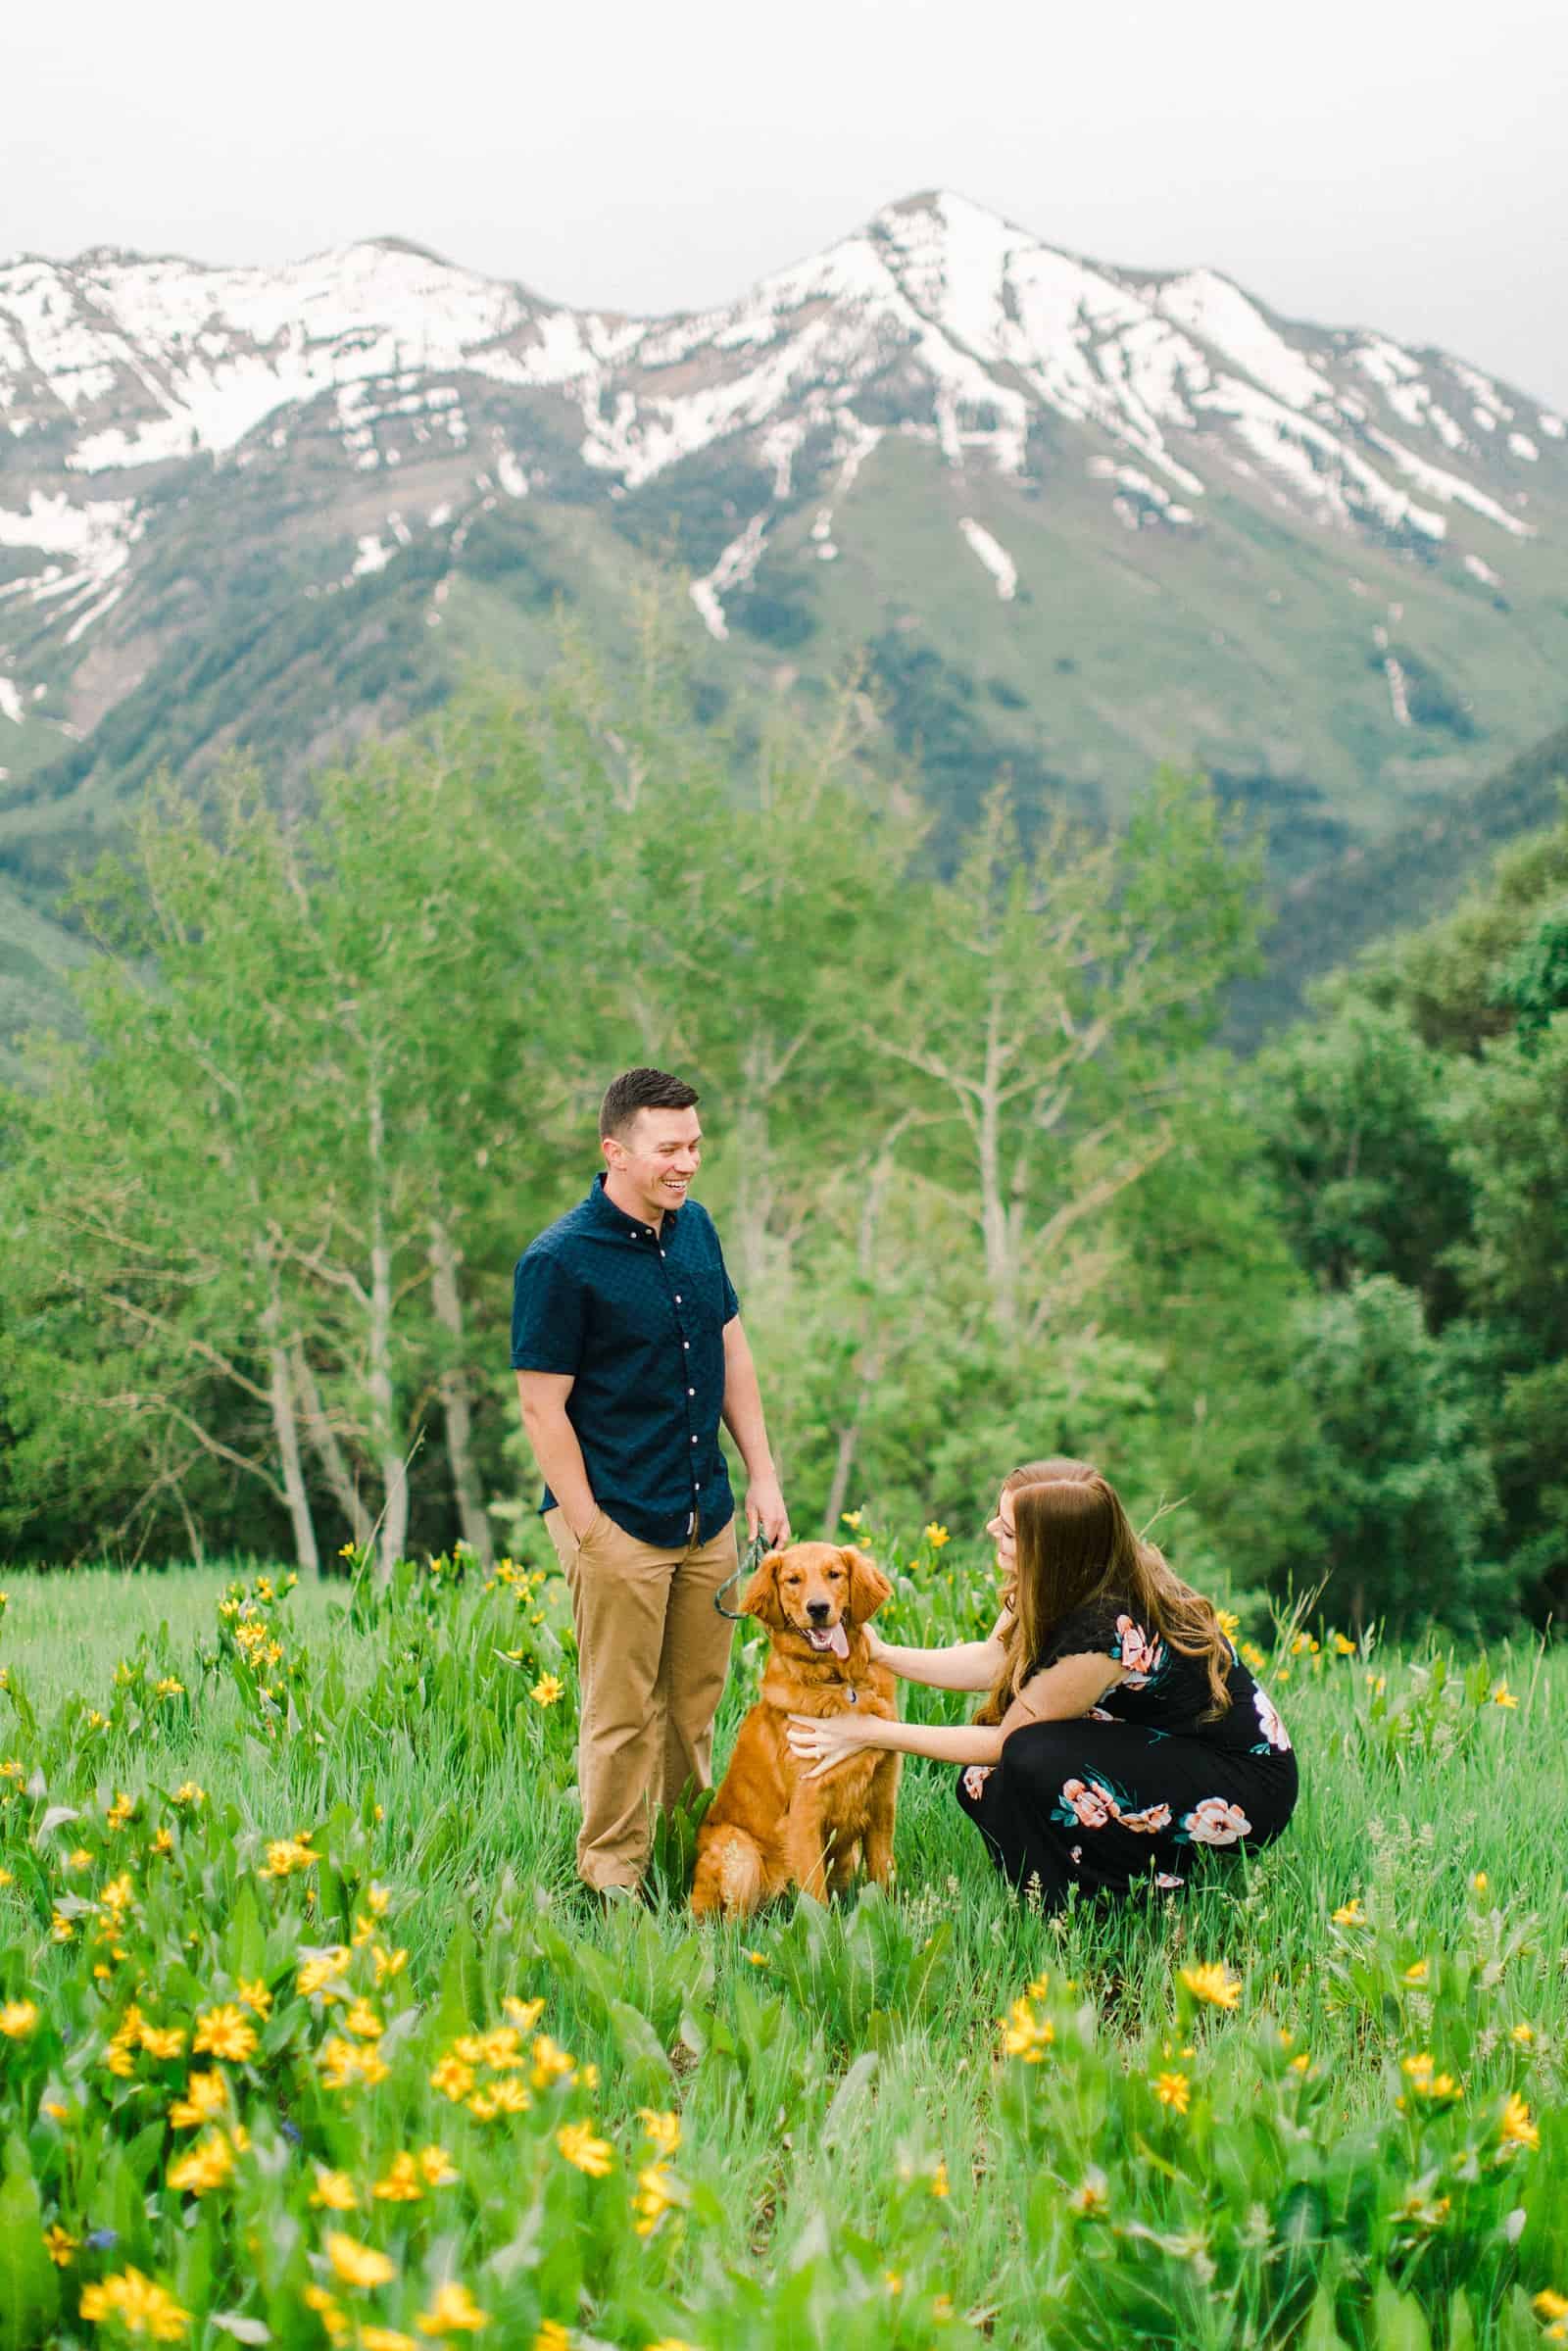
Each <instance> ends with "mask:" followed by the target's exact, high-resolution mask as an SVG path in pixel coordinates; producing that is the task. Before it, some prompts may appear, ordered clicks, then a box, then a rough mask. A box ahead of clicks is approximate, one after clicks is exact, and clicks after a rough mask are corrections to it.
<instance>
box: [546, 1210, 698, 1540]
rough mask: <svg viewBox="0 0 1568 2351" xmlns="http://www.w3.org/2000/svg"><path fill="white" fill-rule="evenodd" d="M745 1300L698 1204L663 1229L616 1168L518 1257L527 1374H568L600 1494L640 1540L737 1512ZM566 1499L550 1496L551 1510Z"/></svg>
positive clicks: (668, 1213)
mask: <svg viewBox="0 0 1568 2351" xmlns="http://www.w3.org/2000/svg"><path fill="white" fill-rule="evenodd" d="M739 1312H740V1300H739V1298H737V1297H736V1295H735V1289H734V1285H733V1284H732V1283H731V1281H730V1278H729V1274H728V1272H727V1270H726V1268H725V1264H724V1253H723V1250H722V1249H720V1247H719V1242H718V1234H717V1232H716V1231H715V1230H714V1227H713V1220H712V1218H711V1216H710V1215H709V1213H708V1211H707V1209H706V1208H704V1207H703V1206H702V1205H701V1204H700V1203H699V1202H698V1201H696V1200H687V1201H686V1202H685V1203H684V1204H683V1205H682V1206H681V1207H679V1208H677V1209H673V1210H671V1209H666V1210H665V1212H664V1217H663V1221H662V1224H661V1225H660V1226H659V1227H658V1228H657V1229H656V1227H654V1226H653V1225H650V1224H644V1223H642V1222H641V1221H640V1220H639V1219H638V1218H637V1217H634V1216H627V1215H626V1214H625V1213H624V1212H623V1211H622V1210H621V1209H619V1208H617V1207H616V1206H615V1204H614V1202H613V1200H611V1199H610V1198H609V1196H608V1195H607V1193H606V1191H605V1179H604V1177H603V1176H600V1177H598V1178H597V1179H596V1180H595V1183H594V1186H593V1189H592V1191H591V1192H590V1193H589V1195H588V1197H587V1199H586V1200H583V1201H581V1202H580V1204H579V1205H578V1206H577V1207H575V1208H573V1209H571V1210H570V1211H569V1213H568V1214H567V1215H565V1216H563V1217H562V1218H561V1219H560V1220H559V1222H558V1223H556V1224H553V1225H551V1226H550V1228H549V1230H548V1231H547V1232H543V1233H541V1234H540V1235H539V1237H538V1239H537V1240H536V1241H534V1242H532V1243H531V1244H530V1245H529V1247H528V1248H527V1249H525V1250H524V1251H523V1253H522V1255H521V1256H520V1257H519V1258H518V1260H517V1266H516V1272H515V1276H514V1281H513V1298H512V1363H513V1368H514V1370H515V1371H548V1372H557V1373H566V1374H569V1375H570V1377H571V1381H572V1388H571V1394H570V1396H568V1397H567V1399H566V1417H567V1419H568V1420H569V1421H570V1422H571V1425H572V1427H573V1429H574V1430H575V1431H576V1434H577V1442H578V1444H579V1445H581V1446H582V1457H583V1466H584V1468H585V1469H586V1470H587V1472H588V1483H589V1485H590V1486H591V1487H592V1488H593V1491H594V1498H595V1500H596V1501H597V1502H598V1503H599V1505H600V1507H601V1508H602V1509H603V1510H605V1511H606V1512H607V1513H608V1514H609V1516H610V1517H611V1518H613V1520H614V1521H615V1523H616V1525H617V1526H620V1527H624V1529H625V1530H626V1533H627V1534H628V1535H634V1536H636V1538H637V1539H638V1541H639V1542H641V1543H656V1544H658V1545H659V1546H660V1548H662V1549H675V1548H678V1547H679V1546H681V1545H683V1544H684V1543H687V1542H688V1541H689V1540H691V1539H692V1538H693V1537H695V1538H696V1540H697V1541H699V1542H703V1543H706V1542H708V1541H710V1540H711V1537H713V1536H714V1535H716V1534H718V1533H719V1531H720V1529H721V1528H723V1527H726V1526H727V1525H728V1524H729V1521H730V1519H731V1518H732V1517H733V1516H734V1513H735V1502H734V1497H733V1495H732V1494H731V1493H730V1484H729V1471H728V1468H727V1466H726V1464H725V1461H724V1455H723V1452H722V1450H721V1449H720V1446H719V1443H718V1423H719V1415H720V1412H721V1410H722V1407H723V1402H724V1325H725V1324H726V1323H727V1322H730V1321H731V1320H733V1318H734V1316H735V1315H737V1314H738V1313H739ZM554 1501H555V1496H554V1495H553V1494H551V1493H550V1492H549V1490H548V1489H547V1490H546V1493H545V1497H544V1502H543V1504H542V1507H543V1508H544V1509H547V1510H548V1509H550V1508H551V1507H552V1505H553V1503H554Z"/></svg>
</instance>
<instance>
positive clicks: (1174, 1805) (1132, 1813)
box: [957, 1593, 1297, 1910]
mask: <svg viewBox="0 0 1568 2351" xmlns="http://www.w3.org/2000/svg"><path fill="white" fill-rule="evenodd" d="M1078 1656H1095V1657H1110V1658H1113V1659H1115V1660H1116V1661H1117V1662H1118V1663H1119V1664H1121V1665H1124V1666H1126V1667H1127V1669H1128V1671H1127V1674H1126V1677H1125V1679H1124V1680H1123V1681H1120V1682H1118V1683H1117V1684H1116V1686H1115V1688H1114V1689H1113V1690H1107V1691H1106V1692H1105V1696H1104V1699H1103V1702H1102V1703H1101V1704H1100V1705H1098V1706H1092V1707H1091V1708H1090V1710H1089V1712H1088V1713H1087V1714H1084V1715H1078V1716H1076V1717H1075V1718H1074V1719H1073V1720H1072V1721H1070V1722H1051V1723H1026V1724H1024V1725H1023V1726H1022V1727H1021V1728H1020V1729H1019V1730H1016V1731H1013V1732H1011V1733H1010V1734H1009V1735H1008V1738H1007V1739H1006V1742H1005V1745H1004V1747H1003V1750H1002V1760H1001V1762H1000V1763H997V1764H981V1763H971V1764H968V1765H966V1766H965V1768H964V1769H963V1770H962V1771H961V1772H960V1773H959V1774H958V1788H957V1795H958V1802H959V1804H960V1805H961V1806H962V1808H963V1810H964V1811H965V1812H966V1813H967V1814H968V1815H969V1818H970V1819H971V1820H972V1821H973V1822H974V1824H975V1826H976V1828H977V1829H978V1830H979V1831H980V1834H981V1836H982V1837H984V1838H985V1840H986V1844H987V1846H988V1847H989V1848H990V1852H991V1857H992V1859H993V1860H994V1861H995V1862H996V1864H997V1867H998V1868H999V1869H1000V1870H1001V1871H1003V1873H1004V1874H1005V1876H1006V1877H1007V1878H1008V1879H1010V1881H1011V1882H1012V1884H1013V1885H1014V1886H1017V1887H1018V1888H1019V1889H1020V1891H1022V1892H1024V1893H1026V1894H1028V1895H1030V1896H1036V1895H1037V1898H1038V1899H1039V1901H1040V1902H1041V1903H1042V1905H1043V1907H1044V1908H1045V1909H1047V1910H1059V1909H1060V1908H1061V1906H1062V1904H1063V1903H1064V1902H1065V1901H1066V1898H1067V1888H1068V1887H1069V1886H1082V1887H1083V1889H1084V1891H1085V1892H1086V1893H1090V1892H1100V1891H1105V1892H1111V1893H1125V1892H1126V1891H1127V1890H1128V1888H1129V1886H1132V1885H1133V1883H1134V1882H1135V1881H1145V1880H1147V1879H1149V1878H1150V1877H1151V1876H1152V1879H1153V1882H1154V1884H1155V1886H1159V1887H1164V1888H1172V1889H1173V1888H1175V1887H1177V1886H1182V1885H1184V1884H1185V1883H1186V1881H1187V1878H1188V1875H1189V1873H1190V1872H1191V1870H1192V1867H1193V1862H1194V1856H1195V1850H1196V1848H1197V1847H1199V1846H1201V1845H1207V1846H1210V1847H1212V1848H1214V1849H1215V1850H1216V1851H1227V1850H1228V1851H1232V1852H1234V1851H1236V1850H1238V1849H1239V1848H1241V1847H1243V1846H1245V1847H1246V1848H1247V1849H1248V1850H1251V1849H1252V1848H1253V1847H1255V1846H1258V1845H1264V1844H1268V1843H1269V1842H1270V1841H1271V1840H1272V1839H1273V1838H1274V1837H1278V1836H1279V1834H1280V1832H1281V1830H1282V1829H1283V1828H1284V1827H1285V1825H1286V1823H1287V1822H1288V1821H1289V1819H1290V1817H1291V1814H1292V1812H1293V1810H1294V1809H1295V1805H1296V1793H1297V1770H1296V1757H1295V1755H1294V1753H1293V1752H1292V1749H1291V1742H1290V1739H1288V1737H1287V1736H1286V1731H1285V1726H1284V1724H1283V1723H1282V1722H1281V1721H1280V1718H1279V1716H1278V1714H1277V1713H1276V1712H1275V1709H1274V1705H1273V1702H1272V1700H1271V1699H1270V1698H1269V1697H1268V1695H1267V1693H1266V1692H1265V1691H1264V1690H1261V1689H1260V1688H1259V1686H1258V1684H1257V1683H1256V1682H1254V1681H1253V1679H1252V1677H1251V1675H1250V1673H1249V1672H1248V1670H1247V1668H1246V1666H1245V1665H1243V1663H1242V1662H1241V1659H1240V1658H1239V1657H1238V1656H1237V1654H1236V1651H1235V1649H1234V1647H1233V1648H1232V1650H1231V1666H1230V1675H1229V1680H1228V1684H1227V1687H1228V1689H1229V1690H1230V1699H1231V1702H1230V1705H1229V1707H1228V1708H1227V1710H1226V1712H1225V1713H1223V1714H1222V1715H1219V1716H1218V1717H1217V1718H1216V1719H1214V1720H1213V1721H1208V1722H1205V1721H1204V1720H1203V1717H1204V1715H1205V1714H1206V1713H1207V1712H1208V1710H1209V1707H1210V1705H1211V1704H1212V1699H1211V1696H1210V1692H1209V1687H1208V1668H1207V1666H1206V1664H1205V1663H1204V1661H1203V1660H1202V1659H1201V1657H1185V1656H1183V1655H1182V1654H1181V1652H1180V1651H1179V1650H1177V1649H1173V1648H1172V1647H1171V1646H1170V1644H1169V1642H1168V1641H1163V1640H1161V1639H1160V1638H1159V1636H1158V1635H1157V1634H1153V1635H1152V1634H1151V1633H1150V1632H1148V1631H1147V1630H1146V1628H1145V1627H1144V1626H1142V1625H1141V1624H1139V1623H1138V1622H1137V1620H1136V1618H1135V1617H1134V1615H1133V1612H1132V1605H1131V1602H1130V1601H1128V1600H1127V1599H1125V1598H1123V1597H1121V1596H1119V1595H1117V1594H1115V1593H1104V1594H1102V1595H1101V1597H1100V1598H1098V1599H1096V1600H1093V1601H1091V1602H1090V1603H1089V1605H1088V1606H1087V1607H1084V1608H1081V1609H1078V1610H1076V1611H1075V1612H1074V1613H1073V1614H1072V1615H1071V1616H1069V1617H1065V1618H1064V1619H1063V1620H1062V1622H1061V1623H1060V1624H1059V1625H1058V1626H1057V1627H1056V1628H1055V1631H1054V1633H1053V1634H1052V1636H1051V1639H1050V1641H1048V1643H1047V1645H1046V1648H1045V1651H1044V1654H1043V1655H1042V1656H1041V1657H1040V1659H1039V1660H1038V1667H1037V1670H1039V1669H1043V1668H1044V1667H1046V1666H1048V1665H1054V1664H1055V1663H1056V1661H1057V1659H1058V1658H1061V1657H1078Z"/></svg>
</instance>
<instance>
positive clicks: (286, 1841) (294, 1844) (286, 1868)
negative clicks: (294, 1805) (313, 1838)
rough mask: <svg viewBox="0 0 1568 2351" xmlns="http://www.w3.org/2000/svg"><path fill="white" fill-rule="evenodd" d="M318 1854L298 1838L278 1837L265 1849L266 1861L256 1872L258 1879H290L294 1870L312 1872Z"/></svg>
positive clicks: (317, 1860)
mask: <svg viewBox="0 0 1568 2351" xmlns="http://www.w3.org/2000/svg"><path fill="white" fill-rule="evenodd" d="M320 1858H321V1856H320V1854H319V1853H316V1852H313V1851H312V1849H311V1847H310V1846H309V1845H308V1844H307V1843H306V1842H305V1841H304V1839H303V1838H302V1837H275V1838H274V1839H273V1841H272V1842H271V1843H270V1845H269V1846H268V1848H267V1860H266V1862H265V1864H264V1865H263V1867H262V1868H261V1869H259V1870H258V1871H257V1873H256V1874H257V1876H258V1877H259V1878H291V1877H293V1875H294V1873H295V1872H296V1870H313V1869H315V1867H316V1865H317V1863H318V1862H319V1860H320Z"/></svg>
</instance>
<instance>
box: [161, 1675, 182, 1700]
mask: <svg viewBox="0 0 1568 2351" xmlns="http://www.w3.org/2000/svg"><path fill="white" fill-rule="evenodd" d="M184 1694H185V1685H184V1683H183V1682H176V1681H175V1679H174V1677H173V1675H172V1674H165V1676H164V1678H163V1680H162V1681H161V1682H156V1683H154V1685H153V1696H154V1697H155V1698H182V1697H183V1696H184Z"/></svg>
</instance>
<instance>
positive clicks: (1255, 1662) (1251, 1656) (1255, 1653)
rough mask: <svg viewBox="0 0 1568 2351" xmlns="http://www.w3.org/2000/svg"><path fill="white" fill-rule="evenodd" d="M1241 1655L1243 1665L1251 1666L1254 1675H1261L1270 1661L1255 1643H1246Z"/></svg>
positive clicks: (1242, 1646)
mask: <svg viewBox="0 0 1568 2351" xmlns="http://www.w3.org/2000/svg"><path fill="white" fill-rule="evenodd" d="M1239 1653H1240V1656H1241V1660H1242V1663H1243V1664H1244V1665H1250V1667H1251V1669H1252V1671H1253V1673H1254V1674H1260V1673H1261V1672H1262V1671H1263V1668H1264V1666H1265V1665H1267V1663H1268V1659H1267V1658H1266V1657H1265V1656H1264V1654H1263V1652H1262V1650H1261V1649H1260V1648H1259V1647H1258V1645H1257V1643H1256V1641H1243V1643H1242V1645H1241V1650H1240V1652H1239Z"/></svg>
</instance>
